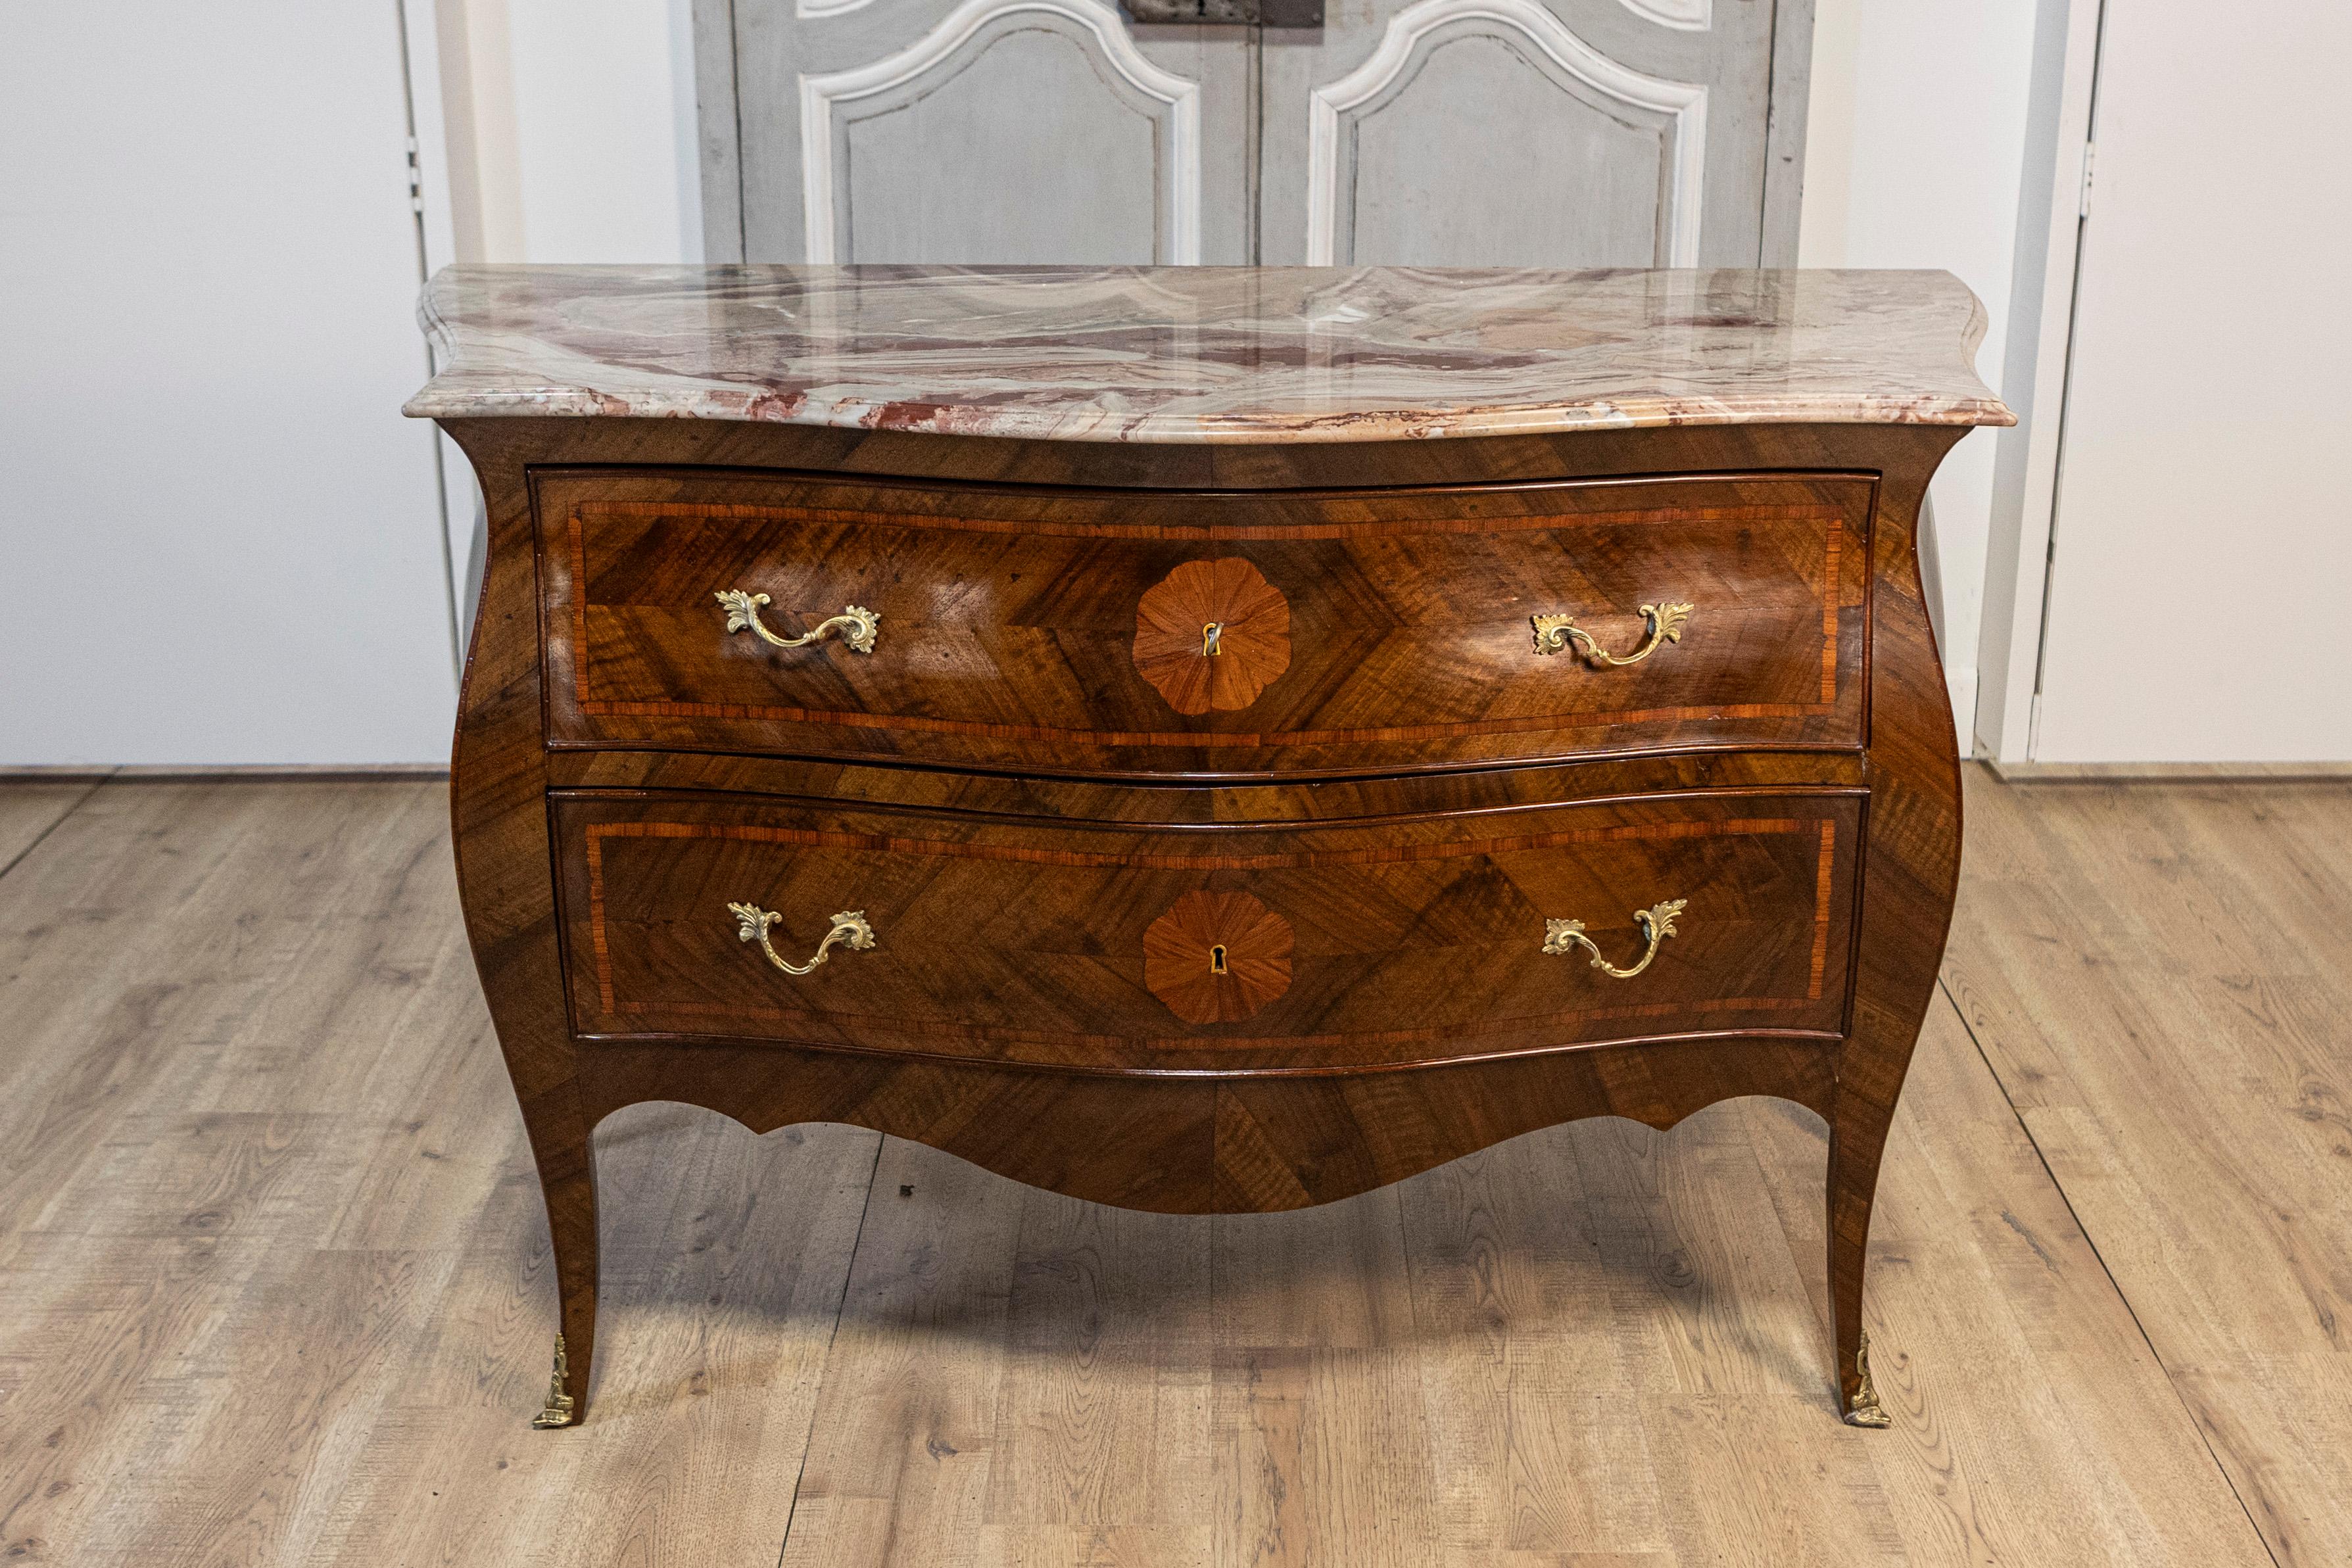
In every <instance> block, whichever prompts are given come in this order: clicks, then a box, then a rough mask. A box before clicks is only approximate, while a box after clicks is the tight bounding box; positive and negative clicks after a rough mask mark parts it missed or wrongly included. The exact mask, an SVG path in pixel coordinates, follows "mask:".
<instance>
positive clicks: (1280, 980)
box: [553, 792, 1862, 1071]
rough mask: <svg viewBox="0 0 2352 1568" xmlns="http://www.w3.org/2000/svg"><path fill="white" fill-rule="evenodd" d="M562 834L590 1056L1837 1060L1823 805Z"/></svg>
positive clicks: (897, 818)
mask: <svg viewBox="0 0 2352 1568" xmlns="http://www.w3.org/2000/svg"><path fill="white" fill-rule="evenodd" d="M553 811H554V822H555V828H556V841H557V848H556V857H557V862H558V874H559V878H560V882H561V887H562V918H563V926H564V933H565V967H566V975H567V977H568V985H569V988H570V993H571V1003H572V1020H573V1026H574V1028H575V1029H576V1030H577V1031H578V1032H580V1033H582V1034H584V1035H594V1036H643V1035H666V1036H677V1035H684V1036H708V1037H714V1038H725V1039H732V1040H791V1041H796V1042H800V1043H804V1044H812V1045H821V1046H834V1047H842V1048H848V1049H856V1050H863V1051H884V1052H919V1053H922V1054H926V1055H932V1056H947V1057H966V1058H982V1059H988V1060H993V1061H1022V1062H1033V1063H1038V1064H1050V1065H1060V1066H1079V1067H1087V1068H1096V1069H1129V1070H1133V1069H1139V1068H1140V1069H1146V1070H1164V1071H1266V1070H1281V1069H1294V1070H1297V1069H1304V1070H1318V1069H1320V1070H1331V1069H1338V1068H1348V1067H1362V1066H1375V1065H1395V1064H1402V1063H1410V1062H1425V1061H1450V1060H1459V1059H1463V1058H1467V1057H1477V1056H1489V1055H1496V1054H1501V1053H1510V1052H1517V1051H1542V1050H1548V1049H1554V1048H1558V1047H1561V1046H1569V1045H1576V1044H1589V1043H1595V1042H1600V1041H1604V1040H1635V1039H1654V1038H1666V1037H1674V1036H1688V1035H1696V1034H1714V1033H1747V1032H1757V1031H1771V1032H1792V1031H1793V1032H1800V1033H1818V1034H1822V1035H1832V1034H1834V1033H1836V1032H1837V1031H1838V1030H1839V1029H1840V1028H1841V1024H1842V1019H1843V1012H1844V1005H1845V995H1846V989H1847V971H1848V955H1849V950H1850V945H1851V926H1852V924H1853V920H1852V915H1853V891H1852V890H1853V868H1854V865H1855V863H1856V852H1857V849H1858V838H1859V833H1860V829H1861V820H1862V809H1861V800H1860V798H1859V797H1858V796H1855V795H1853V794H1839V793H1829V792H1807V793H1801V794H1784V795H1745V794H1743V795H1687V796H1679V797H1667V798H1656V799H1644V800H1631V801H1601V802H1591V803H1583V804H1575V805H1561V806H1544V807H1537V808H1532V809H1525V808H1523V809H1516V810H1486V811H1463V812H1455V813H1451V814H1446V815H1433V816H1429V817H1418V818H1404V819H1378V820H1369V821H1339V822H1320V823H1312V824H1299V823H1286V824H1284V825H1281V826H1278V827H1276V826H1262V825H1249V824H1244V825H1235V826H1218V827H1208V828H1203V827H1199V826H1189V827H1178V826H1166V827H1160V826H1152V825H1150V824H1131V823H1120V824H1117V825H1111V824H1097V823H1077V822H1066V821H1039V820H1028V819H1018V820H1015V819H1006V818H1003V817H990V816H979V815H974V814H969V813H959V812H953V811H938V812H926V811H912V810H881V809H876V808H869V807H857V806H850V805H834V804H827V805H816V804H803V803H791V802H781V801H745V800H740V799H736V800H725V801H717V800H712V799H711V798H709V797H708V796H703V797H691V798H689V797H667V798H665V797H660V796H644V795H632V796H627V797H611V796H599V795H589V794H583V795H569V796H558V797H557V798H556V799H555V801H554V804H553ZM853 914H854V915H856V916H857V917H858V920H857V921H851V920H848V919H841V920H836V919H835V916H836V915H842V916H847V915H853ZM859 921H862V923H863V926H864V932H865V933H866V934H861V932H860V931H859V929H858V922H859ZM868 934H870V935H868ZM828 938H830V941H828ZM821 947H822V948H823V962H821V963H816V964H814V966H813V967H810V961H811V960H812V959H813V958H814V957H815V956H817V955H818V953H819V950H820V948H821ZM1596 957H1597V958H1599V959H1600V960H1601V963H1600V964H1596V963H1595V962H1594V960H1595V958H1596ZM786 964H789V965H791V966H793V967H795V968H800V967H807V972H806V973H803V974H793V973H789V972H786V970H785V969H784V968H783V967H782V965H786Z"/></svg>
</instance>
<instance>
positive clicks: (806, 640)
mask: <svg viewBox="0 0 2352 1568" xmlns="http://www.w3.org/2000/svg"><path fill="white" fill-rule="evenodd" d="M711 597H713V598H715V599H717V600H718V601H719V603H721V604H723V605H725V606H726V607H727V630H728V632H730V633H732V632H757V633H758V634H759V637H760V640H761V642H763V643H769V644H771V645H772V646H774V647H778V648H805V647H807V646H808V645H809V644H810V643H821V642H823V641H824V639H825V638H826V637H827V636H829V635H830V634H832V633H833V632H840V633H841V640H842V641H843V642H845V643H848V644H849V648H850V652H852V653H872V652H874V639H875V638H876V637H877V636H878V635H879V634H880V633H881V629H882V617H880V616H879V615H877V614H875V613H874V612H872V611H871V610H868V609H866V607H865V606H864V605H862V604H851V605H847V606H845V607H844V608H843V610H842V612H841V613H840V614H838V615H835V616H832V617H830V618H828V619H826V620H824V621H820V622H817V623H816V624H815V625H814V626H813V627H811V628H810V629H809V630H808V631H806V632H803V633H802V634H801V635H800V636H797V637H779V636H777V635H776V634H775V633H774V632H771V631H769V630H768V628H767V627H766V626H765V625H764V624H762V623H761V620H760V607H761V605H763V604H766V603H767V602H768V596H767V595H766V594H764V593H746V592H744V591H742V590H741V589H740V588H727V589H721V590H720V591H719V592H717V593H715V594H713V595H712V596H711Z"/></svg>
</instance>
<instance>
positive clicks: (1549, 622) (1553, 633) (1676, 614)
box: [1528, 604, 1691, 668]
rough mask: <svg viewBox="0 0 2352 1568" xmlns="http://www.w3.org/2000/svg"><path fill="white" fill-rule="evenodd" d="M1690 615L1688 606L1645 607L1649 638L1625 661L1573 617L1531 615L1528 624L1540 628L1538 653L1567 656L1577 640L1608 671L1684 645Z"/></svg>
mask: <svg viewBox="0 0 2352 1568" xmlns="http://www.w3.org/2000/svg"><path fill="white" fill-rule="evenodd" d="M1690 614H1691V607H1690V606H1689V605H1687V604H1644V605H1643V606H1642V619H1643V621H1644V622H1648V624H1649V628H1650V632H1649V635H1648V636H1646V637H1644V638H1643V639H1642V645H1641V646H1640V647H1638V648H1636V649H1634V650H1633V652H1632V653H1628V654H1626V655H1625V656H1624V657H1623V658H1622V659H1621V658H1619V657H1618V656H1617V655H1616V654H1614V653H1610V652H1609V651H1608V650H1607V649H1605V648H1603V647H1601V644H1600V643H1599V642H1598V641H1597V640H1595V639H1594V637H1593V635H1592V633H1591V632H1587V631H1586V630H1585V629H1584V628H1583V627H1581V626H1579V625H1578V624H1576V617H1575V616H1573V615H1530V616H1528V623H1529V624H1531V625H1532V626H1534V627H1535V629H1536V652H1537V653H1566V652H1568V647H1569V643H1570V640H1571V639H1573V640H1574V642H1575V644H1576V651H1577V652H1578V653H1581V654H1582V655H1583V656H1584V657H1585V658H1586V659H1587V660H1588V661H1590V662H1591V663H1592V664H1598V665H1601V666H1602V667H1604V668H1606V667H1608V666H1612V665H1621V664H1640V663H1641V662H1642V661H1643V660H1644V659H1646V658H1648V657H1649V656H1650V655H1651V654H1653V653H1656V652H1657V651H1658V649H1659V646H1660V645H1661V644H1663V643H1679V642H1681V641H1682V640H1683V625H1684V623H1685V622H1687V621H1689V620H1690Z"/></svg>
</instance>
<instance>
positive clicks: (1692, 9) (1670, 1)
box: [850, 0, 1715, 33]
mask: <svg viewBox="0 0 2352 1568" xmlns="http://www.w3.org/2000/svg"><path fill="white" fill-rule="evenodd" d="M850 4H851V5H865V4H866V0H850ZM1618 4H1619V5H1622V6H1624V7H1625V9H1627V10H1628V11H1631V12H1633V15H1635V16H1639V17H1641V18H1642V20H1643V21H1644V22H1655V23H1656V24H1657V25H1658V26H1661V27H1672V28H1674V29H1675V31H1676V32H1678V33H1704V32H1706V30H1707V29H1708V28H1709V27H1712V26H1715V0H1618Z"/></svg>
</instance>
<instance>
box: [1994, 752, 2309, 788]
mask: <svg viewBox="0 0 2352 1568" xmlns="http://www.w3.org/2000/svg"><path fill="white" fill-rule="evenodd" d="M1981 760H1982V761H1983V763H1984V765H1985V766H1986V767H1987V768H1990V769H1992V772H1993V776H1994V777H1995V778H1998V779H2000V780H2001V781H2002V782H2003V783H2006V784H2125V783H2168V784H2295V783H2343V782H2346V781H2347V780H2352V762H2003V761H2001V760H2000V759H1999V758H1991V757H1988V758H1982V759H1981Z"/></svg>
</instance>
